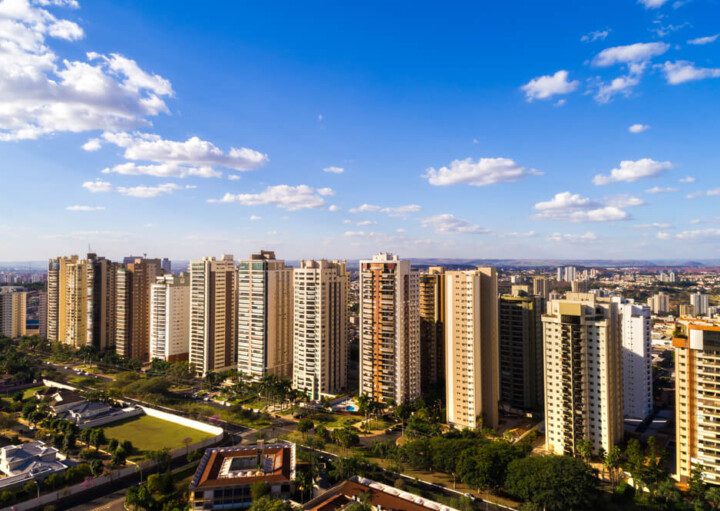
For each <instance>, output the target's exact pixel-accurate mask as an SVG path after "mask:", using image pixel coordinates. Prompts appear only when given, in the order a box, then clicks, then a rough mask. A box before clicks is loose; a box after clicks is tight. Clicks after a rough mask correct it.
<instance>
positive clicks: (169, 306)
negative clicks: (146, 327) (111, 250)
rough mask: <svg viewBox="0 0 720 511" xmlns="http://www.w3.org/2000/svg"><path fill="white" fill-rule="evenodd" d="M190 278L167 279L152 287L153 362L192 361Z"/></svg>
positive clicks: (151, 333) (169, 277) (151, 344)
mask: <svg viewBox="0 0 720 511" xmlns="http://www.w3.org/2000/svg"><path fill="white" fill-rule="evenodd" d="M189 341H190V278H189V276H188V275H185V274H183V273H181V274H180V275H177V276H174V275H163V276H161V277H157V280H156V282H155V284H153V285H152V286H151V287H150V359H151V360H152V359H155V358H157V359H160V360H165V361H166V362H176V361H183V360H187V359H188V351H189V346H190V342H189Z"/></svg>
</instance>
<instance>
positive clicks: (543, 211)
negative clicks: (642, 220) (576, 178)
mask: <svg viewBox="0 0 720 511" xmlns="http://www.w3.org/2000/svg"><path fill="white" fill-rule="evenodd" d="M630 205H637V204H630ZM535 211H536V212H537V213H536V215H535V216H536V218H540V219H545V220H564V221H569V222H612V221H616V220H627V219H629V218H630V215H629V214H628V213H627V211H625V210H624V209H623V208H622V207H620V206H616V205H610V204H604V203H601V202H597V201H593V200H591V199H589V198H588V197H583V196H582V195H580V194H576V193H570V192H561V193H556V194H555V196H554V197H553V198H552V199H551V200H549V201H544V202H538V203H537V204H535Z"/></svg>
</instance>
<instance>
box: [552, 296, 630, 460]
mask: <svg viewBox="0 0 720 511" xmlns="http://www.w3.org/2000/svg"><path fill="white" fill-rule="evenodd" d="M542 322H543V337H544V339H543V342H544V347H543V349H544V371H545V375H544V376H545V448H546V450H548V451H550V452H553V453H556V454H568V455H574V454H575V453H576V452H577V448H578V443H579V442H580V441H589V442H590V445H591V447H592V450H593V452H598V451H599V450H600V449H601V448H602V449H604V450H605V452H608V451H609V450H610V447H612V446H613V445H615V444H616V443H617V442H618V441H620V440H621V439H622V436H623V411H622V410H623V396H622V353H621V348H622V345H621V339H620V321H619V313H618V307H617V303H614V302H610V301H599V300H597V299H596V298H595V296H594V295H591V294H584V293H577V294H573V293H568V295H567V297H566V298H565V299H563V300H552V301H551V302H549V305H548V310H547V313H546V314H545V315H543V317H542Z"/></svg>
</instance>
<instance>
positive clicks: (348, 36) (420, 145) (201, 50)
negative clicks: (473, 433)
mask: <svg viewBox="0 0 720 511" xmlns="http://www.w3.org/2000/svg"><path fill="white" fill-rule="evenodd" d="M719 13H720V9H719V8H718V6H716V5H713V4H712V3H711V2H706V1H701V0H697V1H694V2H672V1H665V2H664V1H660V0H653V1H650V0H641V1H638V2H635V1H630V0H628V1H624V2H620V1H614V2H603V3H602V4H601V5H575V4H574V3H572V2H553V3H552V4H550V5H547V4H542V5H540V4H538V5H534V4H530V5H525V4H523V6H522V9H517V8H513V7H512V6H510V5H493V6H472V5H470V4H466V5H464V6H463V7H461V8H457V9H453V10H452V11H447V10H442V11H441V10H440V8H439V7H433V6H430V5H429V4H417V3H413V4H409V3H402V2H401V3H398V4H394V5H393V6H385V5H382V4H380V3H365V4H363V5H362V6H352V5H342V6H340V5H334V4H330V3H327V4H326V3H322V4H317V5H315V6H312V7H310V8H306V7H299V6H294V5H292V4H291V3H289V2H283V3H279V4H275V5H274V6H273V8H272V9H271V10H268V9H267V8H264V7H263V6H255V5H244V4H243V5H236V4H227V5H223V6H222V7H219V8H216V9H213V10H209V9H206V8H203V5H201V4H186V5H184V6H183V9H178V8H176V7H175V8H173V6H172V5H171V4H170V3H167V2H153V3H152V4H131V3H122V4H115V5H106V4H102V5H101V4H92V3H89V2H79V3H78V2H75V1H74V0H63V1H57V2H51V3H50V5H43V2H28V1H24V0H6V1H4V2H2V3H0V23H1V24H2V26H3V27H5V30H3V31H2V35H0V40H2V42H3V43H4V49H3V52H2V53H0V66H2V67H3V68H4V69H7V70H11V71H13V72H12V73H5V74H4V76H2V77H0V101H1V102H2V103H3V108H2V110H0V151H2V154H3V156H4V160H5V161H4V165H3V166H2V170H0V176H2V183H3V185H4V186H3V188H4V190H5V191H6V193H5V194H4V199H3V201H2V202H1V203H0V235H1V236H3V239H4V240H5V243H3V244H2V246H0V261H21V260H40V259H47V258H50V257H54V256H56V255H57V254H62V253H68V254H70V253H73V254H84V253H85V252H86V251H87V247H88V245H90V246H91V247H92V250H93V251H95V252H97V253H99V254H103V255H107V256H109V257H111V258H113V259H116V258H119V257H120V256H122V255H126V254H130V253H132V254H143V253H148V254H149V255H150V256H151V257H170V258H174V259H182V260H193V259H200V258H202V257H205V256H208V255H214V256H219V255H220V254H222V253H230V254H235V255H237V256H238V257H245V256H246V255H249V254H251V253H252V252H253V251H254V250H256V249H257V247H258V246H260V247H266V248H270V249H273V250H275V251H276V252H277V253H278V255H279V257H282V258H283V259H286V260H299V259H312V258H317V257H319V256H323V257H326V258H328V259H334V258H347V259H350V260H355V259H361V258H366V257H368V256H369V255H370V254H373V253H376V252H379V251H391V252H394V253H399V254H401V255H402V257H403V258H417V257H427V258H430V257H437V258H451V257H452V258H478V259H480V258H516V259H561V258H575V259H580V258H587V259H598V258H608V259H626V258H642V259H671V258H678V259H692V260H697V259H707V258H709V254H711V253H712V251H713V250H714V249H717V248H718V245H719V241H720V229H717V228H715V227H714V226H713V222H715V221H716V220H717V218H718V217H719V216H720V208H718V205H717V202H716V196H717V195H720V188H718V186H720V182H718V181H717V178H716V176H715V175H714V174H716V172H714V170H715V168H716V167H717V164H718V163H720V157H719V156H718V155H717V154H716V152H715V151H713V149H714V148H713V144H712V141H713V140H714V139H716V138H717V136H718V135H720V126H718V125H717V123H716V122H714V119H713V116H712V115H698V112H706V111H707V112H712V111H713V110H714V109H716V108H717V106H718V102H719V101H720V99H719V98H720V96H719V95H718V94H717V88H718V83H720V82H719V81H718V80H717V78H718V77H720V67H718V66H720V62H718V59H717V57H716V55H717V47H718V44H720V39H719V38H718V33H717V31H718V29H717V27H716V26H714V24H713V23H712V20H713V19H714V18H716V17H717V14H719ZM128 26H131V27H133V31H134V35H133V37H128V34H127V31H126V30H125V28H124V27H128ZM568 27H571V28H568Z"/></svg>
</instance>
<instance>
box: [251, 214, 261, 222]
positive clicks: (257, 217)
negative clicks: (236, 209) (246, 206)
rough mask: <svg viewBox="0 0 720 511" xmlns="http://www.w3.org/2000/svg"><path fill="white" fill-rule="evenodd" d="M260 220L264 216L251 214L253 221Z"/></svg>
mask: <svg viewBox="0 0 720 511" xmlns="http://www.w3.org/2000/svg"><path fill="white" fill-rule="evenodd" d="M258 220H262V217H261V216H258V215H250V221H251V222H257V221H258Z"/></svg>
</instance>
